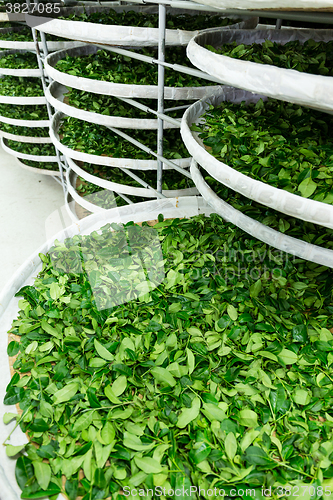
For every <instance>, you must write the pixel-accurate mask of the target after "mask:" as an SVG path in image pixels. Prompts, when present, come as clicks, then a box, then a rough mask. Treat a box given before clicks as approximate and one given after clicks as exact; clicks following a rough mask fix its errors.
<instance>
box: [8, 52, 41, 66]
mask: <svg viewBox="0 0 333 500" xmlns="http://www.w3.org/2000/svg"><path fill="white" fill-rule="evenodd" d="M0 68H15V69H29V68H30V69H34V68H36V69H37V68H38V64H37V57H36V54H33V53H31V52H15V53H14V54H6V55H5V56H3V57H1V58H0Z"/></svg>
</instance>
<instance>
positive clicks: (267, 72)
mask: <svg viewBox="0 0 333 500" xmlns="http://www.w3.org/2000/svg"><path fill="white" fill-rule="evenodd" d="M310 39H313V40H315V41H318V42H328V41H330V40H332V39H333V30H309V29H302V30H299V29H286V30H276V29H273V30H224V31H223V30H220V29H219V28H214V29H212V30H206V31H204V32H202V33H200V34H199V35H197V36H196V37H194V38H193V39H192V40H191V41H190V43H189V44H188V47H187V56H188V58H189V59H190V61H191V62H192V64H194V66H196V67H198V68H199V69H200V70H201V71H204V72H206V73H208V74H210V75H212V76H214V77H215V78H218V79H219V80H220V81H221V83H224V84H226V85H231V86H232V87H237V88H241V89H244V90H249V91H250V92H256V93H258V94H263V95H266V96H268V97H273V98H275V99H282V100H284V101H289V102H293V103H296V104H301V105H305V106H310V107H312V108H315V109H320V110H323V111H328V112H329V111H330V112H333V77H331V76H321V75H312V74H309V73H302V72H300V71H296V70H294V69H285V68H278V67H277V66H273V65H270V64H260V63H255V62H252V61H243V60H240V59H234V58H232V57H229V56H224V55H221V54H216V53H215V52H212V51H210V50H208V49H207V48H206V46H207V45H211V46H213V47H214V48H219V47H220V46H221V45H223V44H226V43H232V42H236V43H237V44H238V45H239V44H244V45H251V44H252V43H258V44H261V43H263V42H264V41H265V40H271V41H272V42H277V43H279V44H282V45H284V44H285V43H287V42H290V41H295V40H299V42H300V43H304V42H306V41H307V40H310Z"/></svg>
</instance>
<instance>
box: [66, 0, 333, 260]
mask: <svg viewBox="0 0 333 500" xmlns="http://www.w3.org/2000/svg"><path fill="white" fill-rule="evenodd" d="M126 2H127V3H131V4H145V5H146V2H145V1H144V0H125V3H126ZM149 3H151V4H158V6H159V40H158V57H157V58H156V59H155V58H151V57H147V56H143V55H142V54H138V53H136V52H132V51H130V50H126V49H123V48H119V47H114V46H110V45H104V44H100V43H99V44H94V45H97V47H99V48H102V49H104V50H107V51H111V52H113V53H118V54H122V55H126V56H129V57H131V58H135V59H138V60H141V61H144V62H148V63H150V64H157V65H158V88H157V110H156V111H155V110H153V109H151V108H150V107H148V106H145V105H143V104H141V103H138V102H137V101H135V99H132V98H126V97H124V96H117V97H118V98H119V99H121V100H123V101H125V102H127V103H128V104H131V105H132V106H135V107H137V108H139V109H141V110H144V111H146V112H149V113H152V114H154V115H155V116H156V118H157V123H158V126H157V151H156V152H155V151H151V150H150V149H149V148H147V146H145V145H144V144H141V143H140V142H138V141H137V140H135V139H134V138H133V137H131V135H129V134H127V133H126V132H124V131H123V130H120V129H119V128H118V127H113V126H108V128H109V129H110V130H111V131H112V132H114V133H116V134H118V135H119V136H120V137H122V138H123V139H124V140H127V141H129V142H131V143H132V144H134V145H135V146H137V147H139V148H141V149H142V150H144V151H146V152H147V153H149V154H151V155H152V156H154V157H155V158H156V159H157V162H158V166H157V183H156V188H154V187H152V186H150V185H148V184H147V183H145V182H144V181H143V180H142V179H140V177H138V176H137V175H136V174H135V173H133V172H132V171H131V170H129V169H126V173H127V174H128V175H130V176H131V177H132V178H134V179H135V180H136V181H137V182H139V183H140V184H141V185H142V186H143V187H144V188H146V189H149V190H150V191H152V192H153V193H154V194H155V196H156V198H164V197H165V195H164V194H163V193H162V180H163V168H165V167H169V168H173V169H174V170H176V171H178V172H181V173H182V174H183V175H185V176H187V177H188V178H191V179H192V178H193V176H194V177H196V178H198V175H197V170H196V167H195V165H193V166H192V168H191V173H190V172H189V171H188V170H185V169H184V168H182V167H179V166H178V165H176V164H175V163H174V162H173V161H171V160H168V159H166V158H165V157H164V156H163V142H162V141H163V134H164V124H165V123H169V124H170V125H171V126H173V127H180V122H179V120H175V119H174V118H171V117H170V116H168V114H167V112H168V110H167V109H165V105H164V100H165V89H166V87H165V81H164V70H165V68H171V69H173V70H175V71H180V72H183V73H187V74H191V75H193V76H196V77H198V78H203V79H207V80H210V81H212V82H216V83H218V82H220V80H219V79H218V78H214V77H212V76H210V75H209V74H208V73H204V72H202V71H199V70H197V69H191V68H187V67H181V66H178V65H172V64H169V63H168V62H167V61H166V60H165V45H166V31H165V26H166V16H167V13H166V7H167V6H169V7H174V8H179V9H191V10H198V11H200V10H204V11H209V12H221V11H220V10H218V9H215V8H213V7H209V6H207V5H201V4H197V3H194V2H191V1H172V0H170V1H168V0H150V1H149ZM222 12H223V14H225V15H226V16H228V15H238V16H244V15H249V14H250V15H263V16H265V17H268V18H272V19H276V20H277V21H276V28H280V27H281V24H282V20H290V19H291V20H298V21H303V22H318V23H326V24H333V13H330V12H328V13H322V12H315V13H314V12H290V11H288V12H286V11H276V12H273V11H259V10H255V11H253V10H251V11H244V10H239V9H225V10H223V11H222ZM63 167H64V168H65V169H67V170H68V164H65V165H63ZM66 177H67V180H68V175H67V176H66ZM65 192H66V193H68V186H67V187H66V186H65ZM126 201H127V202H128V203H130V202H131V200H130V199H128V198H127V200H126ZM258 224H259V223H258ZM265 227H266V226H263V228H265ZM271 231H273V230H271ZM273 232H274V231H273ZM274 233H276V234H275V236H276V237H277V236H278V234H279V233H278V232H276V231H275V232H274ZM295 242H296V243H297V240H295ZM296 246H297V245H296ZM294 253H295V255H299V253H297V250H296V251H295V252H294ZM299 256H301V257H304V252H302V255H299ZM310 260H313V261H316V260H315V257H313V258H311V259H310ZM317 261H318V259H317ZM320 262H321V263H322V260H320Z"/></svg>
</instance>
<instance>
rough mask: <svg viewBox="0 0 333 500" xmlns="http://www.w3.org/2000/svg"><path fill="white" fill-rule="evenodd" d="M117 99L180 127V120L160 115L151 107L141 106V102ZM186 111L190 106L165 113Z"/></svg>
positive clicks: (179, 107) (124, 98)
mask: <svg viewBox="0 0 333 500" xmlns="http://www.w3.org/2000/svg"><path fill="white" fill-rule="evenodd" d="M117 99H120V100H121V101H124V102H127V103H128V104H131V105H132V106H134V107H136V108H138V109H141V110H142V111H145V112H146V113H152V114H153V115H156V116H157V117H158V118H161V119H162V120H163V121H165V122H169V123H172V124H173V125H176V126H177V127H180V120H177V119H176V118H171V116H168V115H165V114H164V113H159V112H158V111H155V110H154V109H151V108H149V106H145V105H144V104H141V103H140V102H137V101H134V100H133V99H128V98H127V97H117ZM183 108H184V109H185V108H188V106H178V108H168V109H165V110H164V111H176V110H178V109H183Z"/></svg>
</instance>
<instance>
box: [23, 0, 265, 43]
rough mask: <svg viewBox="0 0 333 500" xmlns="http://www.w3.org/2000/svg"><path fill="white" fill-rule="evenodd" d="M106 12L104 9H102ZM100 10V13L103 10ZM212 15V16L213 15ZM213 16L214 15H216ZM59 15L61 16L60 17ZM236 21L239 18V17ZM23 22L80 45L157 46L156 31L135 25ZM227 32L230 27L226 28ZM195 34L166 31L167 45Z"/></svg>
mask: <svg viewBox="0 0 333 500" xmlns="http://www.w3.org/2000/svg"><path fill="white" fill-rule="evenodd" d="M113 9H114V10H115V11H117V12H124V11H134V12H145V13H150V14H156V13H158V6H154V5H150V6H146V5H126V6H118V7H113ZM74 10H75V11H76V12H82V7H76V8H74V9H63V15H65V13H66V11H67V12H74ZM85 10H86V12H87V13H94V12H100V11H101V8H100V7H86V8H85ZM103 10H105V9H103ZM103 10H102V11H103ZM167 13H169V14H173V15H180V14H189V15H198V13H199V12H198V11H197V10H187V9H172V8H168V10H167ZM212 15H214V14H212ZM215 15H216V14H215ZM217 15H221V14H217ZM59 16H60V14H59ZM228 17H229V18H231V19H235V20H236V19H237V17H236V16H232V15H231V16H228ZM238 18H239V17H238ZM26 21H27V23H28V25H30V26H32V25H33V24H36V23H38V25H37V28H38V29H39V30H40V31H43V32H44V33H50V34H52V35H56V36H62V37H64V38H68V34H69V33H70V36H71V38H72V39H73V40H80V41H83V42H96V43H105V44H109V45H122V46H132V47H134V46H139V47H143V46H154V45H155V46H156V45H157V44H158V28H143V27H141V28H140V27H137V26H119V25H106V24H98V23H88V22H80V21H71V20H66V19H58V18H50V17H41V16H36V15H32V16H30V15H27V16H26ZM257 23H258V18H249V17H247V18H245V19H244V20H243V21H242V22H240V23H236V24H233V25H230V26H232V27H233V28H236V29H238V28H255V26H256V25H257ZM225 28H226V29H229V26H226V27H225ZM197 33H198V31H183V30H179V29H177V30H172V29H167V30H166V45H187V44H188V42H189V41H190V40H191V38H193V36H195V35H196V34H197Z"/></svg>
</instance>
